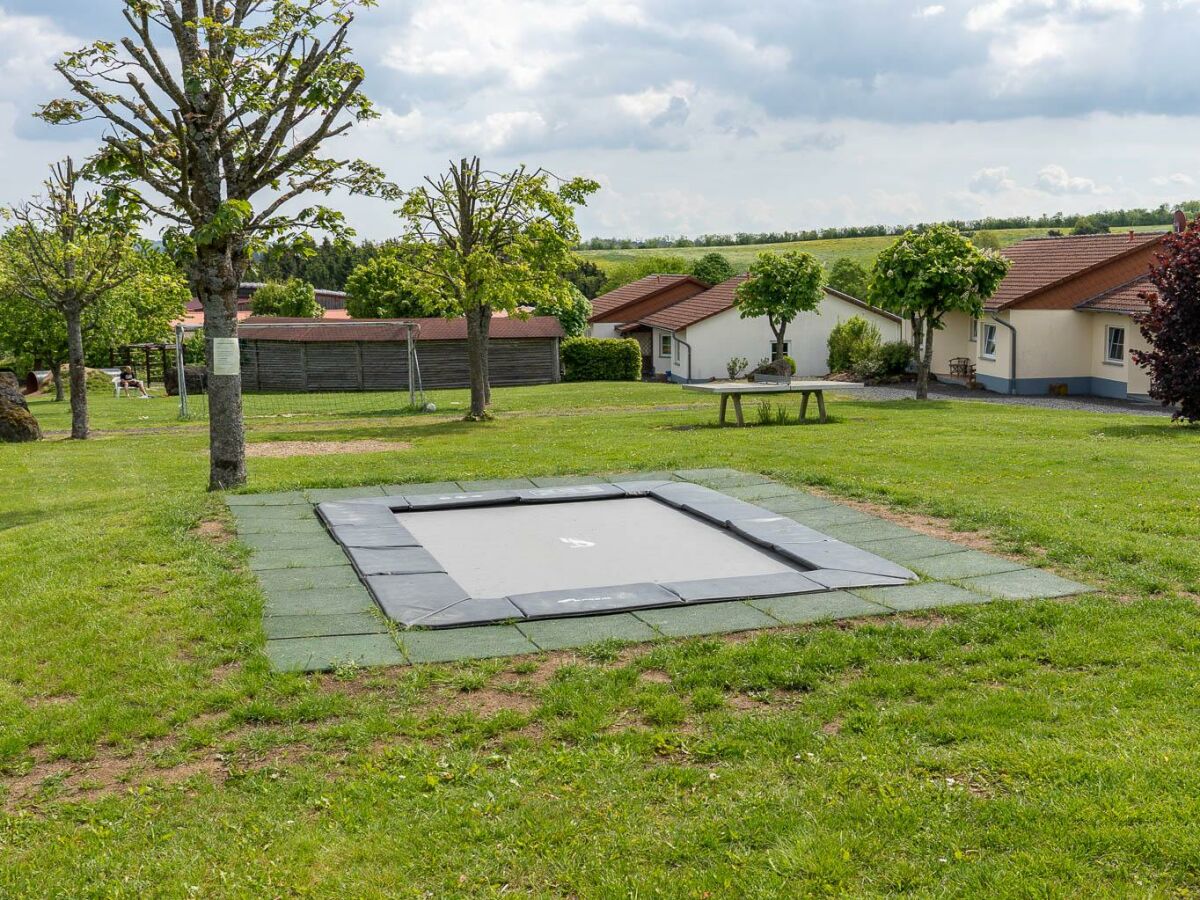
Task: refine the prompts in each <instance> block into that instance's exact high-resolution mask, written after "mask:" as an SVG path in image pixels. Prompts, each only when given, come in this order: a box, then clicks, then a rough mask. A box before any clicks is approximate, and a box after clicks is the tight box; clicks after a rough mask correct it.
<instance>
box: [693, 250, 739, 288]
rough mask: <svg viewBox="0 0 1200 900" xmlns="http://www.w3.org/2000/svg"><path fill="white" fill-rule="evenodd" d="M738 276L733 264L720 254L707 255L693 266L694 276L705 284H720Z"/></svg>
mask: <svg viewBox="0 0 1200 900" xmlns="http://www.w3.org/2000/svg"><path fill="white" fill-rule="evenodd" d="M736 274H737V272H736V271H734V268H733V264H732V263H730V262H729V260H728V259H726V258H725V257H724V256H722V255H721V254H720V253H705V254H704V255H703V256H701V257H700V258H699V259H697V260H696V261H695V262H694V263H693V264H692V275H693V276H694V277H696V278H699V279H700V280H701V281H703V282H704V283H705V284H720V283H721V282H722V281H728V280H729V279H730V278H732V277H733V276H734V275H736Z"/></svg>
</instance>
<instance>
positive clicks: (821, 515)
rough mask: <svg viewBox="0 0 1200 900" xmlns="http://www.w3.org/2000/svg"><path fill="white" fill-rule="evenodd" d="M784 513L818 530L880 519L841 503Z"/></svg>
mask: <svg viewBox="0 0 1200 900" xmlns="http://www.w3.org/2000/svg"><path fill="white" fill-rule="evenodd" d="M783 515H786V516H788V517H790V518H792V519H795V520H796V521H797V522H799V523H800V524H801V525H807V526H808V527H809V528H815V529H817V530H818V531H820V530H821V529H823V528H825V527H826V526H828V525H854V524H856V523H859V522H875V521H878V520H877V519H876V518H875V516H871V515H868V514H867V513H865V512H859V511H858V510H857V509H851V508H850V507H849V506H841V505H840V504H834V505H832V506H821V507H818V508H816V509H802V510H798V511H796V512H789V513H784V514H783Z"/></svg>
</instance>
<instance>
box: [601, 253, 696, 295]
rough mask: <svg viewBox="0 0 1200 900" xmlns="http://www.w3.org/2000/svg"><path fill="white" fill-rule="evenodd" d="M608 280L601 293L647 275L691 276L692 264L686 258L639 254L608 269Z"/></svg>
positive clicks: (613, 289)
mask: <svg viewBox="0 0 1200 900" xmlns="http://www.w3.org/2000/svg"><path fill="white" fill-rule="evenodd" d="M606 270H607V272H608V280H607V281H606V282H605V283H604V289H603V290H602V291H601V293H607V292H608V291H615V290H616V289H617V288H619V287H622V286H623V285H626V284H629V283H631V282H634V281H637V280H638V279H639V278H645V277H646V276H647V275H689V274H691V271H692V264H691V262H690V261H689V260H688V258H687V257H686V256H667V255H661V254H657V253H638V254H636V255H635V256H633V258H631V259H623V260H621V261H620V262H617V263H613V264H612V265H610V266H607V267H606Z"/></svg>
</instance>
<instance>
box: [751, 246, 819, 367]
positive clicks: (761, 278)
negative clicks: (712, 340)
mask: <svg viewBox="0 0 1200 900" xmlns="http://www.w3.org/2000/svg"><path fill="white" fill-rule="evenodd" d="M749 274H750V278H749V279H748V280H747V281H744V282H742V283H741V284H740V285H738V288H737V294H736V299H735V300H734V303H735V305H736V306H737V308H738V313H739V314H740V315H741V317H742V318H743V319H752V318H757V317H759V316H764V317H765V318H766V320H767V324H768V325H770V326H771V333H772V334H773V335H775V343H774V346H773V348H772V352H771V358H772V359H781V358H782V357H783V356H784V352H783V339H784V335H785V334H786V333H787V327H788V325H789V324H791V321H792V319H794V318H796V316H798V315H799V314H800V313H802V312H812V311H813V310H815V309H817V307H819V306H820V305H821V299H822V298H823V297H824V296H825V291H824V289H823V288H822V287H821V285H822V284H823V283H824V281H825V272H824V270H823V269H822V268H821V264H820V263H819V262H817V259H816V257H814V256H813V255H812V254H811V253H802V252H800V251H799V250H789V251H787V252H786V253H771V252H765V253H760V254H758V257H757V258H756V259H755V260H754V264H753V265H752V266H750V273H749Z"/></svg>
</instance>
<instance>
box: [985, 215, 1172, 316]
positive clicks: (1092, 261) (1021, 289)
mask: <svg viewBox="0 0 1200 900" xmlns="http://www.w3.org/2000/svg"><path fill="white" fill-rule="evenodd" d="M1162 237H1163V235H1162V234H1161V233H1157V232H1146V233H1141V234H1136V233H1135V234H1134V235H1133V240H1130V237H1129V235H1128V234H1089V235H1079V236H1071V237H1057V238H1026V239H1025V240H1023V241H1018V242H1017V243H1015V244H1013V245H1011V246H1010V247H1006V248H1005V249H1004V250H1002V251H1001V252H1002V253H1003V254H1004V255H1005V256H1007V257H1008V258H1009V259H1011V260H1012V268H1010V269H1009V270H1008V274H1007V275H1005V276H1004V281H1003V282H1002V283H1001V284H1000V289H999V290H997V291H996V293H995V294H993V295H992V297H991V298H990V299H989V300H988V301H987V303H986V307H987V309H989V310H998V309H1004V308H1005V307H1007V306H1011V305H1012V304H1014V303H1017V302H1018V301H1020V300H1024V299H1026V298H1027V297H1029V296H1030V295H1031V294H1035V293H1037V292H1039V291H1042V290H1044V289H1046V288H1048V287H1050V286H1052V285H1056V284H1059V283H1060V282H1063V281H1066V280H1067V279H1070V278H1073V277H1075V276H1077V275H1079V274H1081V273H1082V272H1085V271H1087V270H1089V269H1092V268H1094V267H1095V266H1099V265H1101V264H1103V263H1107V262H1111V261H1112V260H1114V259H1116V258H1117V257H1120V256H1123V255H1124V254H1126V253H1132V252H1136V251H1138V250H1141V249H1142V248H1144V247H1145V246H1146V245H1147V244H1151V243H1154V242H1155V241H1159V240H1161V239H1162Z"/></svg>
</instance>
